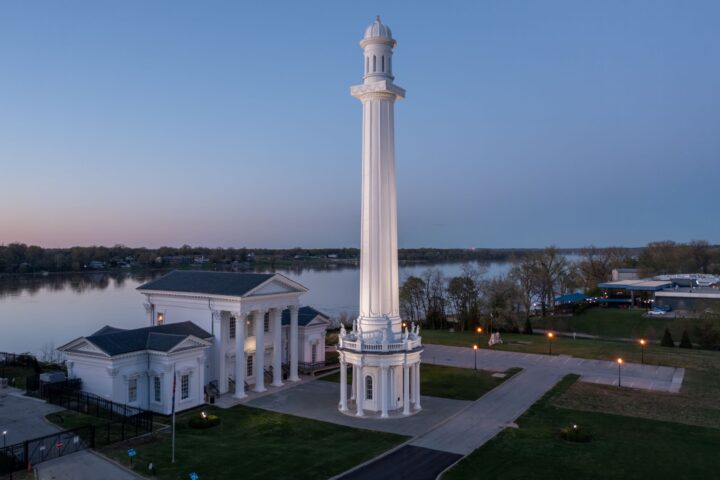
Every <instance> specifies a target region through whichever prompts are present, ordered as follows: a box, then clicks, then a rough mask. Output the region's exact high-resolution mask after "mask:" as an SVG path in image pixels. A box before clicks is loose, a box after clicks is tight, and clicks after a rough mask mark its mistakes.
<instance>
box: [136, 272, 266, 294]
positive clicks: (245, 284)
mask: <svg viewBox="0 0 720 480" xmlns="http://www.w3.org/2000/svg"><path fill="white" fill-rule="evenodd" d="M273 276H274V274H272V273H235V272H203V271H192V270H174V271H172V272H170V273H168V274H167V275H164V276H162V277H160V278H158V279H157V280H153V281H150V282H148V283H146V284H144V285H140V286H139V287H138V290H164V291H169V292H188V293H204V294H207V295H227V296H233V297H240V296H242V295H244V294H246V293H247V292H249V291H250V290H252V289H253V288H255V287H257V286H259V285H260V284H262V283H263V282H265V281H267V280H268V279H269V278H272V277H273Z"/></svg>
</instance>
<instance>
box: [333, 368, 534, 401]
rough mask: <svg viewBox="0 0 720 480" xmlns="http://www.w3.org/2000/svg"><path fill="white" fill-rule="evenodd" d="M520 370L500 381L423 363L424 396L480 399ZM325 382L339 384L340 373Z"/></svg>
mask: <svg viewBox="0 0 720 480" xmlns="http://www.w3.org/2000/svg"><path fill="white" fill-rule="evenodd" d="M518 371H520V369H510V370H508V371H507V372H505V375H506V376H505V377H504V378H499V377H498V376H495V377H493V372H487V371H485V370H472V369H468V368H458V367H446V366H442V365H431V364H427V363H423V364H421V367H420V393H421V394H422V395H429V396H431V397H442V398H451V399H454V400H477V399H478V398H480V397H482V396H483V395H485V394H486V393H487V392H489V391H490V390H492V389H493V388H495V387H497V386H498V385H500V384H501V383H502V382H503V381H505V380H507V379H508V378H510V377H511V376H512V375H514V374H515V373H517V372H518ZM321 380H326V381H330V382H336V383H339V382H340V372H336V373H333V374H332V375H326V376H324V377H321ZM351 383H352V370H351V369H348V385H350V384H351Z"/></svg>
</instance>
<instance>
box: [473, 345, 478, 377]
mask: <svg viewBox="0 0 720 480" xmlns="http://www.w3.org/2000/svg"><path fill="white" fill-rule="evenodd" d="M473 350H474V351H475V371H476V372H477V351H478V346H477V345H473Z"/></svg>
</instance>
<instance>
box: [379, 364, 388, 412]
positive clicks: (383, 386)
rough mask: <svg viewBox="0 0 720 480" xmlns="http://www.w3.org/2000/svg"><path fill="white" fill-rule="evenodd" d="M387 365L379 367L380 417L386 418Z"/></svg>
mask: <svg viewBox="0 0 720 480" xmlns="http://www.w3.org/2000/svg"><path fill="white" fill-rule="evenodd" d="M388 397H389V395H388V367H386V366H384V365H383V366H382V367H380V397H379V400H380V417H381V418H387V416H388V401H389V400H390V398H388Z"/></svg>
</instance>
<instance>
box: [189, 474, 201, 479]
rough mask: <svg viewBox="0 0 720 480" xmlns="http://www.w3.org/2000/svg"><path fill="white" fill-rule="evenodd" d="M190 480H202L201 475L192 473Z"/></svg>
mask: <svg viewBox="0 0 720 480" xmlns="http://www.w3.org/2000/svg"><path fill="white" fill-rule="evenodd" d="M190 480H200V475H198V474H197V473H195V472H192V473H191V474H190Z"/></svg>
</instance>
